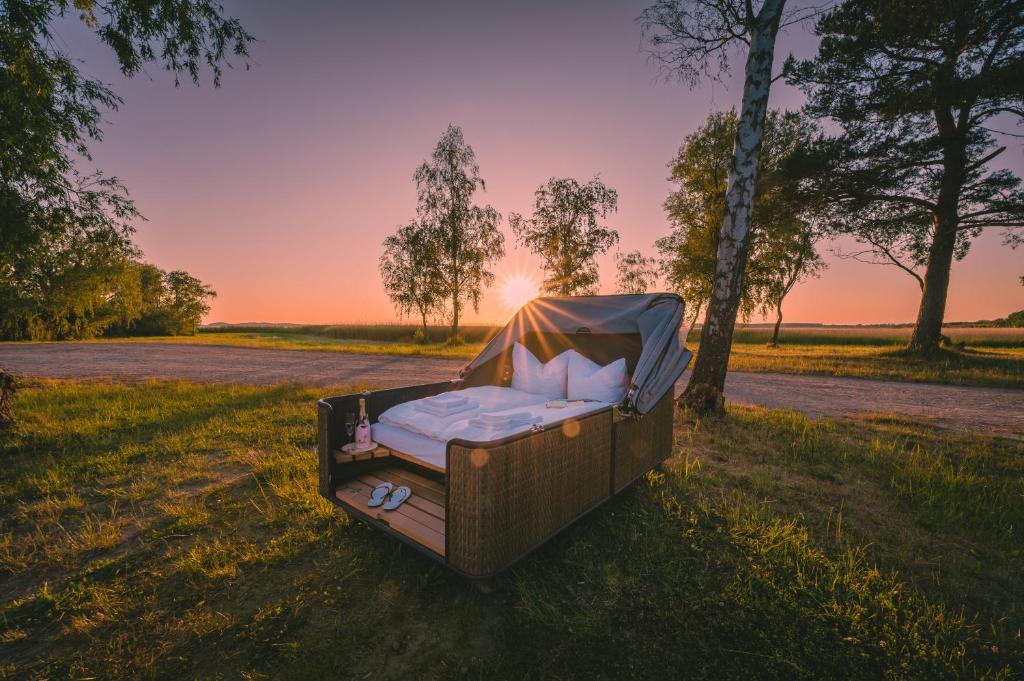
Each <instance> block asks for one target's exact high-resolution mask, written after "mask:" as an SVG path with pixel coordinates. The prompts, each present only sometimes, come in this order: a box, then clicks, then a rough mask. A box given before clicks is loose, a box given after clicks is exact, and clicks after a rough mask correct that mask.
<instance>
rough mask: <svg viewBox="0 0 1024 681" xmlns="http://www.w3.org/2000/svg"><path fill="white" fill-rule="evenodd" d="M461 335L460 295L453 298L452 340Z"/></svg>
mask: <svg viewBox="0 0 1024 681" xmlns="http://www.w3.org/2000/svg"><path fill="white" fill-rule="evenodd" d="M458 335H459V294H458V293H456V294H455V295H453V296H452V333H451V339H452V340H455V337H456V336H458Z"/></svg>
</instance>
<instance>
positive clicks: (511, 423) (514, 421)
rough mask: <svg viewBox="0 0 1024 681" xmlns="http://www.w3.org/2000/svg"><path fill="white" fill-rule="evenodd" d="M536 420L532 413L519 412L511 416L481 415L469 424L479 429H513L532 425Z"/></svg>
mask: <svg viewBox="0 0 1024 681" xmlns="http://www.w3.org/2000/svg"><path fill="white" fill-rule="evenodd" d="M535 418H536V417H534V416H533V415H532V414H530V412H526V411H517V412H513V413H511V414H493V413H492V414H480V415H479V416H477V417H475V418H472V419H470V420H469V423H470V425H472V426H475V427H477V428H513V427H516V426H525V425H528V424H531V423H533V421H534V419H535Z"/></svg>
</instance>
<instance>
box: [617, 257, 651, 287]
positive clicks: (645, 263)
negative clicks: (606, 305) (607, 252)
mask: <svg viewBox="0 0 1024 681" xmlns="http://www.w3.org/2000/svg"><path fill="white" fill-rule="evenodd" d="M615 269H616V271H617V272H618V276H617V280H616V283H617V284H618V286H617V287H616V290H617V291H618V292H619V293H647V291H649V290H650V289H651V288H653V287H654V285H655V284H656V283H657V281H658V259H657V258H648V257H646V256H645V255H644V254H643V253H641V252H640V251H630V252H629V253H618V254H616V255H615Z"/></svg>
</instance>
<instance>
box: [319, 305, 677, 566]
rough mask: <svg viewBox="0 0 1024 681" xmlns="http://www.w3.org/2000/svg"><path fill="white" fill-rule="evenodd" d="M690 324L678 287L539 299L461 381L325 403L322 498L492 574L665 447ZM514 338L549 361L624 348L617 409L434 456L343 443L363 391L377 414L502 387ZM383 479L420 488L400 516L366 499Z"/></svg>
mask: <svg viewBox="0 0 1024 681" xmlns="http://www.w3.org/2000/svg"><path fill="white" fill-rule="evenodd" d="M682 319H683V301H682V299H681V298H680V297H679V296H676V295H674V294H666V293H658V294H643V295H616V296H587V297H560V298H555V297H553V298H538V299H535V300H534V301H532V302H530V303H528V304H527V305H526V306H524V307H523V308H522V309H521V310H520V311H519V312H518V313H516V315H515V316H514V317H513V318H512V321H510V322H509V324H508V325H507V326H506V327H505V328H504V329H502V330H501V331H500V332H499V333H498V334H497V335H496V336H495V337H494V338H493V339H492V340H491V341H490V342H489V343H488V344H487V346H486V347H485V348H484V349H483V351H482V352H481V353H480V354H479V355H478V356H477V357H476V358H475V359H474V360H473V361H472V362H470V363H469V364H468V365H467V366H466V367H465V368H464V369H463V370H462V371H461V372H460V376H459V378H457V379H455V380H450V381H442V382H438V383H429V384H425V385H414V386H409V387H403V388H393V389H389V390H378V391H374V392H365V393H359V394H354V395H344V396H339V397H330V398H325V399H322V400H320V401H319V402H318V403H317V407H318V429H319V457H320V480H319V487H320V493H321V494H322V495H323V496H324V497H326V498H327V499H329V500H330V501H332V502H334V503H336V504H338V505H339V506H341V507H343V508H344V509H345V510H346V511H347V512H349V513H350V514H351V515H353V516H354V517H356V518H359V519H361V520H363V521H365V522H366V523H367V524H369V525H371V526H373V527H375V528H378V529H381V530H383V531H385V532H387V533H389V534H391V535H393V536H395V537H396V538H397V539H399V540H401V541H403V542H405V543H406V544H409V545H410V546H413V547H414V548H416V549H418V550H420V551H421V552H423V553H424V554H426V555H428V556H430V557H431V558H434V559H435V560H438V561H440V562H441V563H443V564H444V565H446V566H448V567H449V568H451V569H452V570H454V571H456V572H458V573H460V574H462V575H465V576H468V577H473V578H477V577H487V576H491V575H493V574H495V573H498V572H500V571H502V570H504V569H505V568H507V567H509V566H510V565H512V564H513V563H515V562H516V561H518V560H519V559H521V558H523V557H524V556H525V555H527V554H528V553H530V552H531V551H532V550H534V549H535V548H537V547H538V546H540V545H541V544H542V543H544V542H545V541H547V540H548V539H550V538H551V537H552V536H554V535H555V534H557V533H558V532H559V531H560V530H562V529H564V528H565V527H567V526H568V525H570V524H572V523H573V522H574V521H575V520H576V519H578V518H580V517H581V516H583V515H585V514H586V513H588V512H590V511H591V510H593V509H594V508H596V507H597V506H599V505H600V504H601V503H602V502H604V501H606V500H608V499H609V498H611V497H612V496H613V495H614V494H616V493H618V492H620V491H622V490H623V489H624V488H626V487H627V486H629V485H630V483H632V482H634V481H635V480H637V479H638V478H639V477H640V476H642V475H644V474H645V473H646V472H647V471H648V470H650V469H651V468H653V467H655V466H657V465H658V464H659V463H661V462H662V461H663V460H665V459H666V458H668V457H669V456H670V455H671V452H672V417H673V404H672V401H673V397H674V395H673V392H674V391H673V387H674V385H675V382H676V380H678V378H679V376H680V375H681V374H682V372H683V370H684V369H685V368H686V365H687V364H688V363H689V360H690V357H691V354H690V353H689V352H688V351H687V350H686V348H685V347H684V345H683V340H684V339H685V336H684V335H682V333H681V330H680V327H681V322H682ZM517 342H518V343H521V344H522V345H524V346H525V347H527V348H528V349H529V350H530V351H531V352H532V353H534V355H536V357H537V358H539V359H540V360H541V361H545V362H546V361H548V360H549V359H550V358H552V357H554V356H556V355H557V354H558V353H560V352H562V351H564V350H566V349H569V348H572V349H575V350H576V351H577V352H579V353H581V354H582V355H584V356H585V357H587V358H589V359H591V360H592V361H594V362H597V363H599V364H601V365H604V364H607V363H609V362H612V361H614V360H616V359H618V358H622V357H624V358H625V359H626V363H627V367H628V372H629V383H628V386H629V387H628V392H627V393H626V396H625V397H624V398H623V399H622V401H621V402H620V403H619V404H616V405H611V404H608V405H603V406H602V407H601V408H598V409H597V410H595V411H590V412H588V413H586V414H584V415H581V416H573V417H569V418H565V419H562V420H558V421H554V422H550V423H545V424H544V426H543V427H542V428H540V427H536V426H534V427H533V428H532V429H529V430H526V431H525V432H521V433H517V434H515V435H511V436H509V437H504V438H502V439H499V440H492V441H468V440H464V439H452V440H450V441H448V442H447V444H446V445H439V446H441V447H443V449H442V450H441V453H440V454H439V455H438V457H437V458H435V459H429V458H427V457H424V456H417V452H416V451H402V450H401V449H399V448H397V447H385V446H379V447H377V449H375V450H373V451H370V452H363V453H358V454H346V453H344V452H342V451H341V448H342V446H343V445H345V444H346V443H347V442H348V441H350V438H349V436H348V435H347V434H346V429H345V425H344V420H345V414H347V413H351V412H353V411H356V410H357V406H356V405H357V403H358V400H359V399H360V398H364V399H365V400H366V406H367V412H368V415H369V418H370V421H371V423H376V422H377V419H378V417H379V416H380V415H381V414H382V413H384V412H385V411H387V410H388V409H390V408H391V407H394V406H395V405H398V404H402V403H405V402H409V401H412V400H418V399H420V398H424V397H429V396H433V395H438V394H440V393H443V392H447V391H452V390H463V389H466V388H470V387H474V386H507V385H508V384H509V381H510V379H511V374H512V360H511V352H512V347H513V345H514V344H515V343H517ZM375 427H376V426H375ZM375 439H376V438H375ZM415 448H416V447H415V444H413V445H410V446H409V447H406V448H405V449H415ZM431 461H432V462H431ZM384 480H388V481H392V482H394V484H396V485H406V486H408V487H410V488H411V489H412V491H413V495H412V497H411V498H410V499H409V500H408V501H406V502H405V503H404V504H403V505H402V506H400V507H399V508H398V509H396V510H394V511H381V510H380V509H379V508H376V509H375V508H370V507H368V506H367V501H368V500H369V495H370V492H371V491H372V489H373V487H374V486H375V485H377V484H379V483H380V482H381V481H384Z"/></svg>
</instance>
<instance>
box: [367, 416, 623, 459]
mask: <svg viewBox="0 0 1024 681" xmlns="http://www.w3.org/2000/svg"><path fill="white" fill-rule="evenodd" d="M610 406H612V405H611V404H609V403H606V402H584V403H582V404H578V405H576V406H571V407H562V408H555V407H548V406H546V404H544V403H540V404H532V405H527V406H521V407H513V408H511V409H506V410H492V411H491V412H489V413H493V414H502V413H503V412H508V413H520V412H528V413H529V414H530V417H531V418H530V421H531V422H530V423H528V424H525V425H518V426H508V427H505V428H499V429H486V430H485V429H482V428H479V427H477V426H474V425H472V424H471V422H470V421H469V420H468V419H464V418H461V415H456V416H454V417H449V418H450V419H451V422H452V423H451V426H450V428H448V429H447V431H446V432H447V433H448V434H449V435H450V437H449V438H448V439H444V440H442V439H437V438H432V437H427V436H426V435H422V434H420V433H414V432H412V431H411V430H408V429H406V428H402V427H401V426H396V425H394V424H392V423H375V424H373V425H372V426H371V427H370V435H371V437H373V440H374V442H377V443H379V444H381V445H384V446H385V447H388V448H389V449H395V450H398V451H400V452H402V453H403V454H407V455H409V456H411V457H413V458H415V459H419V460H420V461H423V462H424V463H427V464H430V465H431V466H436V467H438V468H442V469H443V468H444V467H445V463H446V461H445V458H446V457H445V455H446V452H447V448H448V441H449V440H454V439H456V438H459V439H462V440H469V441H473V442H490V441H493V440H501V439H503V438H506V437H509V436H512V435H518V434H520V433H525V432H528V431H529V430H530V429H531V428H532V427H533V425H534V424H538V425H541V426H547V425H550V424H552V423H555V422H557V421H562V420H564V419H567V418H577V417H580V416H584V415H586V414H592V413H594V412H596V411H601V410H602V409H607V408H608V407H610Z"/></svg>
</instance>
